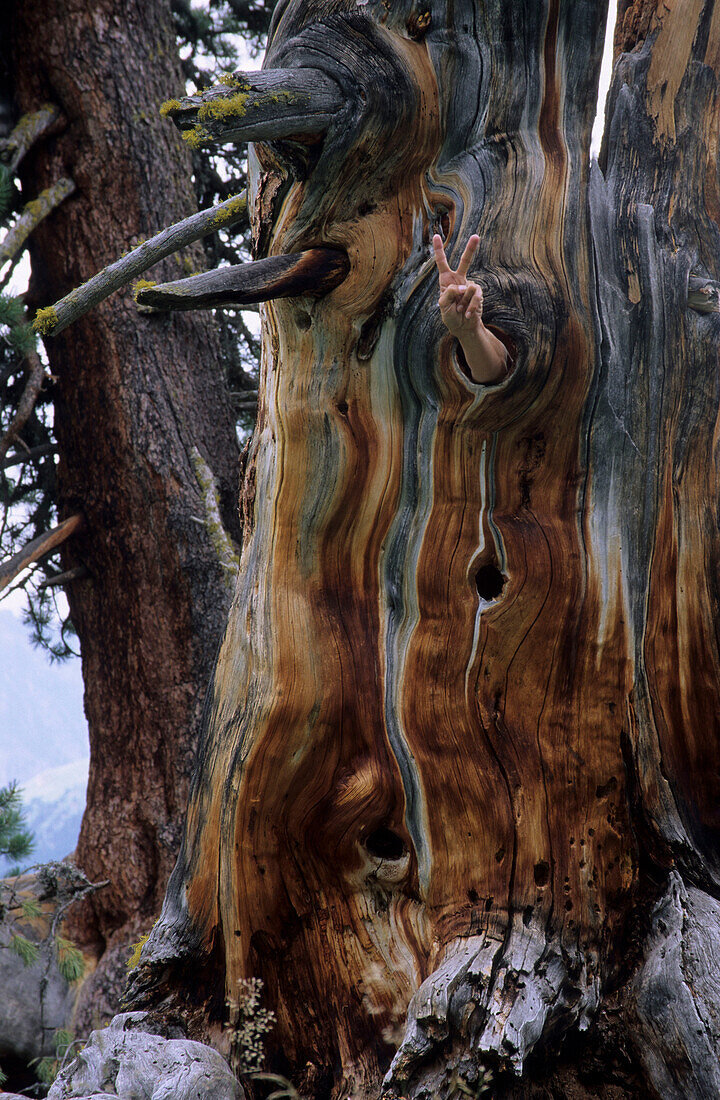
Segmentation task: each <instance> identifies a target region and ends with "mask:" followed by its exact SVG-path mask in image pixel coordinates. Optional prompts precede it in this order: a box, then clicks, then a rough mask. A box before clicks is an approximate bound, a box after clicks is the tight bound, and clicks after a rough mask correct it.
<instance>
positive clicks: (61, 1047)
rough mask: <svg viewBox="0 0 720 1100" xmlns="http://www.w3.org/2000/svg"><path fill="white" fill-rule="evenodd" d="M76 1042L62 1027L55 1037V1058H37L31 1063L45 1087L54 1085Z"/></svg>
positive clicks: (48, 1056)
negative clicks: (64, 1060) (70, 1049)
mask: <svg viewBox="0 0 720 1100" xmlns="http://www.w3.org/2000/svg"><path fill="white" fill-rule="evenodd" d="M75 1042H76V1040H75V1037H74V1035H73V1033H72V1032H71V1031H68V1030H67V1029H66V1028H64V1027H61V1028H58V1030H57V1031H56V1032H55V1034H54V1035H53V1046H54V1047H55V1055H54V1057H53V1056H51V1055H47V1056H46V1057H45V1058H35V1059H33V1061H32V1062H30V1065H31V1066H34V1067H35V1075H36V1077H37V1079H38V1081H42V1083H43V1084H44V1085H52V1083H53V1081H54V1080H55V1078H56V1077H57V1075H58V1073H59V1072H60V1069H61V1067H62V1064H63V1059H64V1058H65V1055H66V1053H67V1051H68V1050H69V1048H70V1047H71V1046H72V1045H73V1044H74V1043H75Z"/></svg>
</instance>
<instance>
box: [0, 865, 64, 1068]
mask: <svg viewBox="0 0 720 1100" xmlns="http://www.w3.org/2000/svg"><path fill="white" fill-rule="evenodd" d="M4 881H6V882H8V883H9V886H8V887H7V889H6V891H5V893H4V894H3V895H2V898H0V900H4V902H5V904H10V898H11V897H15V896H16V897H17V898H18V899H19V900H32V901H35V902H40V901H41V899H42V895H43V886H42V883H41V882H39V880H38V876H37V875H36V874H27V875H22V876H19V877H18V878H16V879H12V880H4ZM15 914H16V911H13V912H12V914H8V913H6V914H5V916H4V919H3V920H2V922H0V942H1V943H2V944H5V945H6V944H8V943H9V942H10V940H11V937H12V935H13V933H18V932H19V933H21V934H22V935H23V936H25V937H26V938H27V939H29V940H31V941H32V942H33V943H35V944H37V945H38V946H40V947H41V953H40V958H39V959H38V961H37V962H36V963H33V964H32V965H31V966H26V965H25V963H24V962H23V961H22V959H21V958H19V956H18V955H16V954H15V953H14V952H13V951H10V950H9V949H7V948H6V949H5V950H0V990H1V991H2V993H1V994H0V1061H1V1060H2V1058H3V1057H8V1056H9V1057H13V1058H19V1059H22V1060H23V1061H26V1062H29V1061H30V1060H31V1059H33V1058H42V1057H44V1056H45V1055H51V1054H54V1052H55V1047H54V1045H53V1041H52V1038H53V1035H54V1033H55V1032H56V1031H57V1029H58V1028H60V1027H65V1026H66V1023H67V1021H68V1019H69V1017H70V1015H71V1013H72V1009H73V1004H74V1001H75V992H74V990H73V988H72V987H71V986H69V985H68V983H67V982H66V981H65V979H64V978H63V977H62V975H61V974H60V972H59V970H58V968H57V965H56V963H55V960H54V959H53V958H52V956H51V954H50V953H49V946H43V944H42V941H43V938H44V937H45V936H46V935H47V931H48V928H49V917H48V916H47V914H46V913H44V914H43V917H42V918H38V919H36V920H35V921H33V922H30V921H27V920H24V919H11V917H15Z"/></svg>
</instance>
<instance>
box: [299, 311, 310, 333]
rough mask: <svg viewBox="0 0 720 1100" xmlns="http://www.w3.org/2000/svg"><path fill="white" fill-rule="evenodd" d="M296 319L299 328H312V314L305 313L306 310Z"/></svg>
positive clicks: (305, 329)
mask: <svg viewBox="0 0 720 1100" xmlns="http://www.w3.org/2000/svg"><path fill="white" fill-rule="evenodd" d="M296 320H297V327H298V328H299V329H302V331H303V332H307V330H308V329H309V328H310V325H311V324H312V318H311V316H310V314H309V313H305V312H304V311H301V312H300V313H298V315H297V318H296Z"/></svg>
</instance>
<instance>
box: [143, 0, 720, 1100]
mask: <svg viewBox="0 0 720 1100" xmlns="http://www.w3.org/2000/svg"><path fill="white" fill-rule="evenodd" d="M605 18H606V5H605V4H604V3H602V2H597V0H512V2H509V0H484V2H482V3H475V4H470V3H463V4H459V3H454V4H453V3H449V2H448V3H446V2H445V0H434V2H432V3H429V4H427V5H422V6H421V7H418V6H417V5H415V4H414V3H412V4H411V3H410V2H403V0H396V2H394V3H390V4H388V3H380V2H379V0H378V2H377V3H376V2H374V0H369V2H368V3H366V4H363V5H361V6H357V7H356V6H355V5H352V4H340V3H338V4H332V5H329V4H327V3H320V2H319V0H315V2H313V0H289V2H287V3H283V4H280V6H279V8H278V11H277V14H276V18H275V23H274V27H273V31H272V35H271V42H270V47H269V50H268V55H267V59H266V63H265V65H266V68H268V69H272V68H278V69H285V70H287V69H289V68H292V67H296V66H297V67H310V68H316V69H321V70H322V71H323V72H324V73H325V74H326V75H328V76H331V77H332V78H333V79H334V80H335V81H336V82H337V84H338V86H339V87H340V89H341V91H342V93H343V96H344V99H345V104H346V105H345V107H344V108H343V109H342V110H341V111H340V112H339V113H338V114H337V116H336V117H335V118H334V119H333V120H332V121H330V123H329V124H328V126H327V130H326V132H325V134H324V136H323V138H322V141H321V142H319V143H318V142H317V140H316V136H313V138H312V139H310V138H308V140H307V142H306V143H303V141H302V140H300V139H298V137H297V134H298V127H297V126H295V129H294V130H293V131H292V135H295V136H294V137H293V138H292V140H288V142H287V143H282V142H276V143H275V144H273V145H267V144H263V145H257V146H256V147H255V157H256V161H255V170H254V180H253V203H254V219H255V230H256V240H257V246H258V252H259V254H260V255H263V256H264V255H279V254H284V253H288V252H294V251H300V250H303V249H309V248H311V247H312V248H319V247H332V248H341V249H345V250H346V252H347V254H348V257H349V259H350V264H351V267H350V273H349V275H348V276H347V278H346V279H345V281H344V282H343V283H342V284H341V285H340V286H339V287H337V288H336V289H334V290H333V291H332V292H330V293H328V294H327V295H326V296H325V297H324V298H322V299H321V300H319V301H315V300H313V299H310V298H295V299H291V300H286V301H275V302H273V304H271V305H268V306H267V307H265V310H264V318H263V320H264V352H265V355H264V363H263V377H262V384H261V396H260V412H259V417H258V426H257V431H256V433H255V437H254V440H253V445H252V450H251V454H250V459H249V464H248V472H247V478H246V482H245V488H244V493H243V508H244V515H245V523H246V531H245V545H244V549H243V562H242V570H241V578H240V583H239V588H238V592H237V595H236V599H235V602H234V605H233V609H232V612H231V616H230V621H229V624H228V628H227V631H226V635H225V639H224V642H223V646H222V649H221V652H220V656H219V661H218V665H217V669H216V673H215V678H214V683H213V688H212V696H211V707H210V708H209V715H208V722H207V728H206V731H205V737H204V744H203V748H202V754H201V763H200V769H199V772H198V774H197V776H196V779H195V782H194V787H193V791H192V795H191V801H190V806H189V812H188V819H187V825H186V832H185V839H184V843H183V847H182V851H181V855H180V858H179V861H178V864H177V866H176V869H175V872H174V874H173V877H172V880H171V883H170V886H169V889H168V894H167V897H166V902H165V908H164V912H163V916H162V918H161V920H160V922H159V923H158V925H157V926H156V928H155V930H154V932H153V934H152V936H151V939H150V941H149V943H148V944H147V945H146V948H145V950H144V952H143V956H142V960H141V965H140V967H139V969H138V970H137V971H136V974H135V979H134V986H133V996H134V1000H135V1003H136V1004H138V1005H140V1004H143V1003H146V1004H147V1003H152V1002H156V1003H157V1002H159V1001H161V1000H162V999H163V998H165V997H167V996H170V999H171V1000H170V1002H169V1003H172V1004H174V1006H175V1009H176V1011H177V1012H178V1013H179V1014H180V1015H183V1016H184V1017H185V1019H186V1020H187V1021H188V1023H189V1024H190V1025H191V1026H192V1027H193V1028H194V1029H196V1031H197V1033H199V1034H201V1033H203V1032H204V1033H205V1034H207V1035H215V1037H216V1039H217V1037H218V1034H219V1025H220V1024H221V1022H222V1011H223V1009H222V1005H223V999H224V997H225V995H226V994H229V995H232V994H233V992H234V990H235V986H236V982H237V981H238V979H241V978H247V977H250V976H256V977H261V978H262V979H263V981H264V983H265V989H266V993H267V1002H268V1006H269V1007H271V1008H272V1009H274V1011H275V1013H276V1015H277V1024H276V1027H275V1030H274V1031H273V1033H272V1035H271V1036H270V1038H269V1040H268V1051H269V1054H270V1060H271V1064H272V1065H273V1066H274V1067H275V1068H282V1069H284V1070H285V1072H287V1073H288V1074H289V1076H291V1077H293V1079H294V1080H295V1081H296V1083H298V1085H299V1087H300V1088H301V1091H304V1093H305V1094H306V1095H310V1096H314V1097H326V1096H333V1097H345V1096H355V1097H375V1096H377V1095H379V1093H380V1092H381V1087H382V1089H383V1090H384V1094H387V1095H388V1096H394V1095H397V1094H401V1095H405V1096H412V1097H429V1096H433V1097H435V1096H437V1097H451V1096H456V1095H460V1094H461V1093H462V1092H463V1091H464V1092H465V1093H466V1094H468V1093H469V1094H471V1095H479V1094H480V1092H479V1090H481V1086H482V1073H483V1072H484V1070H485V1069H488V1068H489V1069H491V1070H493V1071H494V1072H496V1073H497V1072H500V1073H501V1074H503V1073H505V1072H507V1073H508V1074H510V1075H512V1074H515V1075H516V1076H518V1077H523V1074H525V1075H527V1072H528V1071H527V1066H528V1057H529V1055H530V1054H531V1053H533V1052H535V1053H538V1052H542V1050H543V1049H544V1050H547V1049H549V1047H548V1044H549V1043H551V1041H553V1040H554V1039H555V1038H557V1036H558V1035H562V1034H571V1033H572V1032H573V1031H577V1030H580V1031H582V1030H583V1029H585V1028H587V1027H588V1026H589V1025H590V1024H591V1023H592V1021H593V1020H595V1019H598V1018H602V1012H603V1009H604V1008H605V1006H606V1005H607V1004H609V1003H610V998H613V1000H612V1004H613V1005H614V1006H615V1008H617V1006H618V1005H620V1009H621V1011H620V1020H621V1024H622V1028H621V1030H622V1029H624V1032H625V1034H624V1038H623V1039H622V1043H626V1042H628V1041H632V1042H635V1044H636V1048H637V1052H638V1055H637V1057H638V1060H639V1062H640V1063H642V1066H641V1068H640V1069H638V1066H635V1067H633V1066H632V1065H630V1064H628V1066H627V1067H626V1068H627V1072H626V1073H625V1076H624V1078H623V1081H622V1089H623V1090H624V1094H625V1095H636V1096H638V1097H639V1096H647V1095H649V1094H651V1093H652V1092H653V1090H655V1091H657V1093H658V1095H661V1096H662V1097H681V1096H698V1097H711V1096H716V1095H718V1093H719V1092H720V1062H719V1061H718V1049H719V1048H718V1023H717V1021H718V1019H720V994H719V991H718V989H717V982H716V978H715V977H714V976H713V974H712V969H711V967H710V966H709V964H708V959H712V958H713V955H714V957H715V958H716V957H717V951H718V949H720V908H719V906H718V903H717V902H716V901H715V900H713V896H714V895H717V892H718V885H719V884H718V879H717V870H716V868H717V835H716V829H717V820H716V819H717V805H718V791H717V786H718V781H719V780H718V775H719V774H720V773H718V769H717V764H716V756H717V747H718V736H717V734H718V719H717V715H718V712H719V711H720V706H719V703H720V701H719V700H718V698H717V693H718V670H719V668H720V657H719V654H718V639H717V627H716V616H717V612H718V580H717V574H718V565H719V564H720V546H719V545H718V522H717V487H716V479H717V466H716V463H717V456H716V453H715V452H716V442H715V435H716V424H717V418H718V405H719V399H720V395H719V393H718V383H717V334H718V319H717V313H716V311H717V301H718V298H717V286H716V282H715V281H716V280H717V279H718V274H719V273H718V270H717V268H718V263H719V262H720V261H719V259H718V257H720V249H719V248H718V246H719V244H720V238H719V234H718V224H717V223H718V219H719V214H720V205H719V204H718V178H717V142H718V133H719V126H718V76H719V74H720V4H718V3H715V0H705V2H703V0H697V2H696V0H687V2H681V0H665V2H664V3H656V2H655V0H645V2H638V3H636V4H634V5H629V6H628V8H627V10H623V11H621V19H622V26H623V27H624V28H626V29H625V31H624V32H623V33H624V34H626V35H627V36H628V39H627V41H626V39H625V38H623V35H622V34H621V35H620V38H619V42H620V47H621V48H623V49H624V48H626V47H628V48H629V47H632V52H631V53H624V54H622V56H620V57H619V58H618V61H617V65H616V69H615V76H614V82H613V88H612V92H611V99H610V112H609V116H610V126H609V131H608V136H607V139H606V149H605V166H606V167H605V175H604V176H603V174H602V173H601V172H600V170H599V169H597V167H595V168H593V169H592V172H591V169H590V159H589V138H590V128H591V125H592V121H593V114H594V109H595V98H596V89H597V80H598V69H599V62H600V54H601V49H602V42H603V33H604V24H605ZM248 94H249V93H248ZM229 95H230V92H228V96H229ZM241 107H242V113H243V119H244V122H243V126H244V129H245V130H247V129H248V128H249V126H250V122H249V120H251V119H253V117H254V115H253V113H252V111H253V110H256V111H257V112H258V116H260V115H262V110H261V108H259V107H258V106H257V104H256V103H255V101H253V100H252V99H250V100H243V102H242V104H241ZM267 109H268V108H267V107H266V108H265V111H267ZM184 110H185V109H184ZM202 117H203V114H202V109H199V110H198V118H199V120H200V121H202ZM213 117H214V118H215V119H217V118H218V117H222V115H218V113H217V112H216V113H215V114H214V115H213ZM186 123H187V111H186V110H185V113H184V114H183V124H186ZM231 125H232V120H230V121H229V122H228V127H231ZM218 126H219V124H218V123H217V122H216V124H215V130H214V131H213V133H214V136H217V133H216V131H217V129H218ZM258 127H259V129H258V133H261V134H263V135H264V134H265V133H266V132H267V121H266V118H259V122H258ZM263 127H265V128H264V129H263ZM201 136H202V135H201ZM437 228H441V229H442V232H443V233H444V234H445V235H446V237H447V240H448V244H447V248H448V252H449V254H450V255H451V256H452V257H455V258H457V257H459V254H460V252H461V250H462V248H463V245H464V243H465V241H466V240H467V238H468V236H469V235H470V233H472V232H478V233H479V234H480V237H481V241H482V244H481V252H480V259H479V263H478V265H477V269H476V271H475V272H474V275H475V277H476V278H477V279H478V281H479V282H481V284H482V285H483V288H484V291H485V301H486V320H487V322H488V323H489V324H491V325H494V326H495V327H496V328H497V329H498V330H500V331H502V332H504V333H505V334H506V335H507V336H508V337H509V339H510V341H511V343H512V344H513V345H514V347H515V349H516V361H515V366H514V370H513V371H512V373H511V375H510V377H509V378H508V379H507V380H506V381H505V382H503V383H502V384H501V385H498V386H492V387H483V386H478V385H475V384H474V383H473V382H472V381H470V380H469V378H468V377H467V376H466V374H465V373H464V372H463V370H462V366H461V362H460V360H459V358H458V356H457V354H456V351H455V348H454V346H453V341H452V340H451V338H450V337H449V335H448V334H447V333H446V332H445V330H444V329H443V328H442V325H441V323H440V317H439V311H438V308H437V306H436V298H437V288H436V277H435V272H434V270H433V265H432V262H431V260H430V258H429V239H430V236H431V234H432V232H433V231H434V230H435V229H437ZM688 287H690V291H691V294H690V297H689V295H688ZM663 983H666V988H664V984H663ZM668 990H670V992H668ZM669 997H672V998H675V1001H674V1006H675V1007H674V1008H671V1007H670V1006H669V1005H668V999H669ZM165 1003H166V1004H167V1003H168V1002H165ZM617 1043H618V1046H621V1045H622V1043H621V1041H620V1040H617ZM536 1065H537V1063H536ZM529 1072H530V1073H531V1074H532V1072H534V1071H532V1068H531V1070H530V1071H529ZM383 1077H384V1086H381V1082H382V1081H383ZM525 1079H526V1077H523V1080H525ZM606 1083H607V1082H606ZM528 1087H529V1086H528ZM613 1087H614V1086H613ZM523 1088H524V1086H523V1085H522V1084H521V1085H518V1086H511V1085H508V1084H507V1083H506V1084H504V1085H503V1084H499V1085H498V1089H499V1091H498V1095H502V1094H504V1093H503V1091H502V1090H503V1089H504V1090H508V1089H510V1090H511V1091H512V1092H513V1094H514V1095H526V1094H527V1095H530V1093H529V1092H527V1093H525V1092H524V1091H523ZM557 1094H558V1095H564V1093H562V1092H559V1093H557ZM601 1094H602V1093H601ZM573 1095H582V1093H581V1092H577V1091H576V1092H575V1093H573ZM594 1095H597V1093H595V1094H594ZM605 1095H607V1096H609V1095H611V1094H610V1093H609V1092H608V1093H605ZM613 1095H617V1092H615V1093H613Z"/></svg>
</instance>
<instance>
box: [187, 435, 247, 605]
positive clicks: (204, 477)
mask: <svg viewBox="0 0 720 1100" xmlns="http://www.w3.org/2000/svg"><path fill="white" fill-rule="evenodd" d="M190 461H191V462H192V467H193V470H194V471H195V477H196V479H197V483H198V485H199V486H200V492H201V494H202V498H203V506H204V509H205V529H206V531H207V533H208V535H209V536H210V541H211V543H212V545H213V549H214V550H215V553H216V554H217V558H218V561H219V562H220V565H221V566H222V568H223V570H224V571H225V576H226V578H227V583H228V586H229V587H230V588H231V589H232V588H233V587H234V583H235V577H236V576H237V572H238V569H239V568H240V558H239V555H238V552H237V547H236V546H235V544H234V542H233V541H232V539H231V538H230V536H229V535H228V533H227V531H226V530H225V527H224V525H223V521H222V517H221V515H220V497H219V494H218V491H217V486H216V484H215V478H214V477H213V474H212V470H211V469H210V467H209V466H208V464H207V462H206V461H205V459H204V458H203V457H202V455H201V454H200V452H199V451H198V449H197V447H193V449H192V452H191V454H190Z"/></svg>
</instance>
